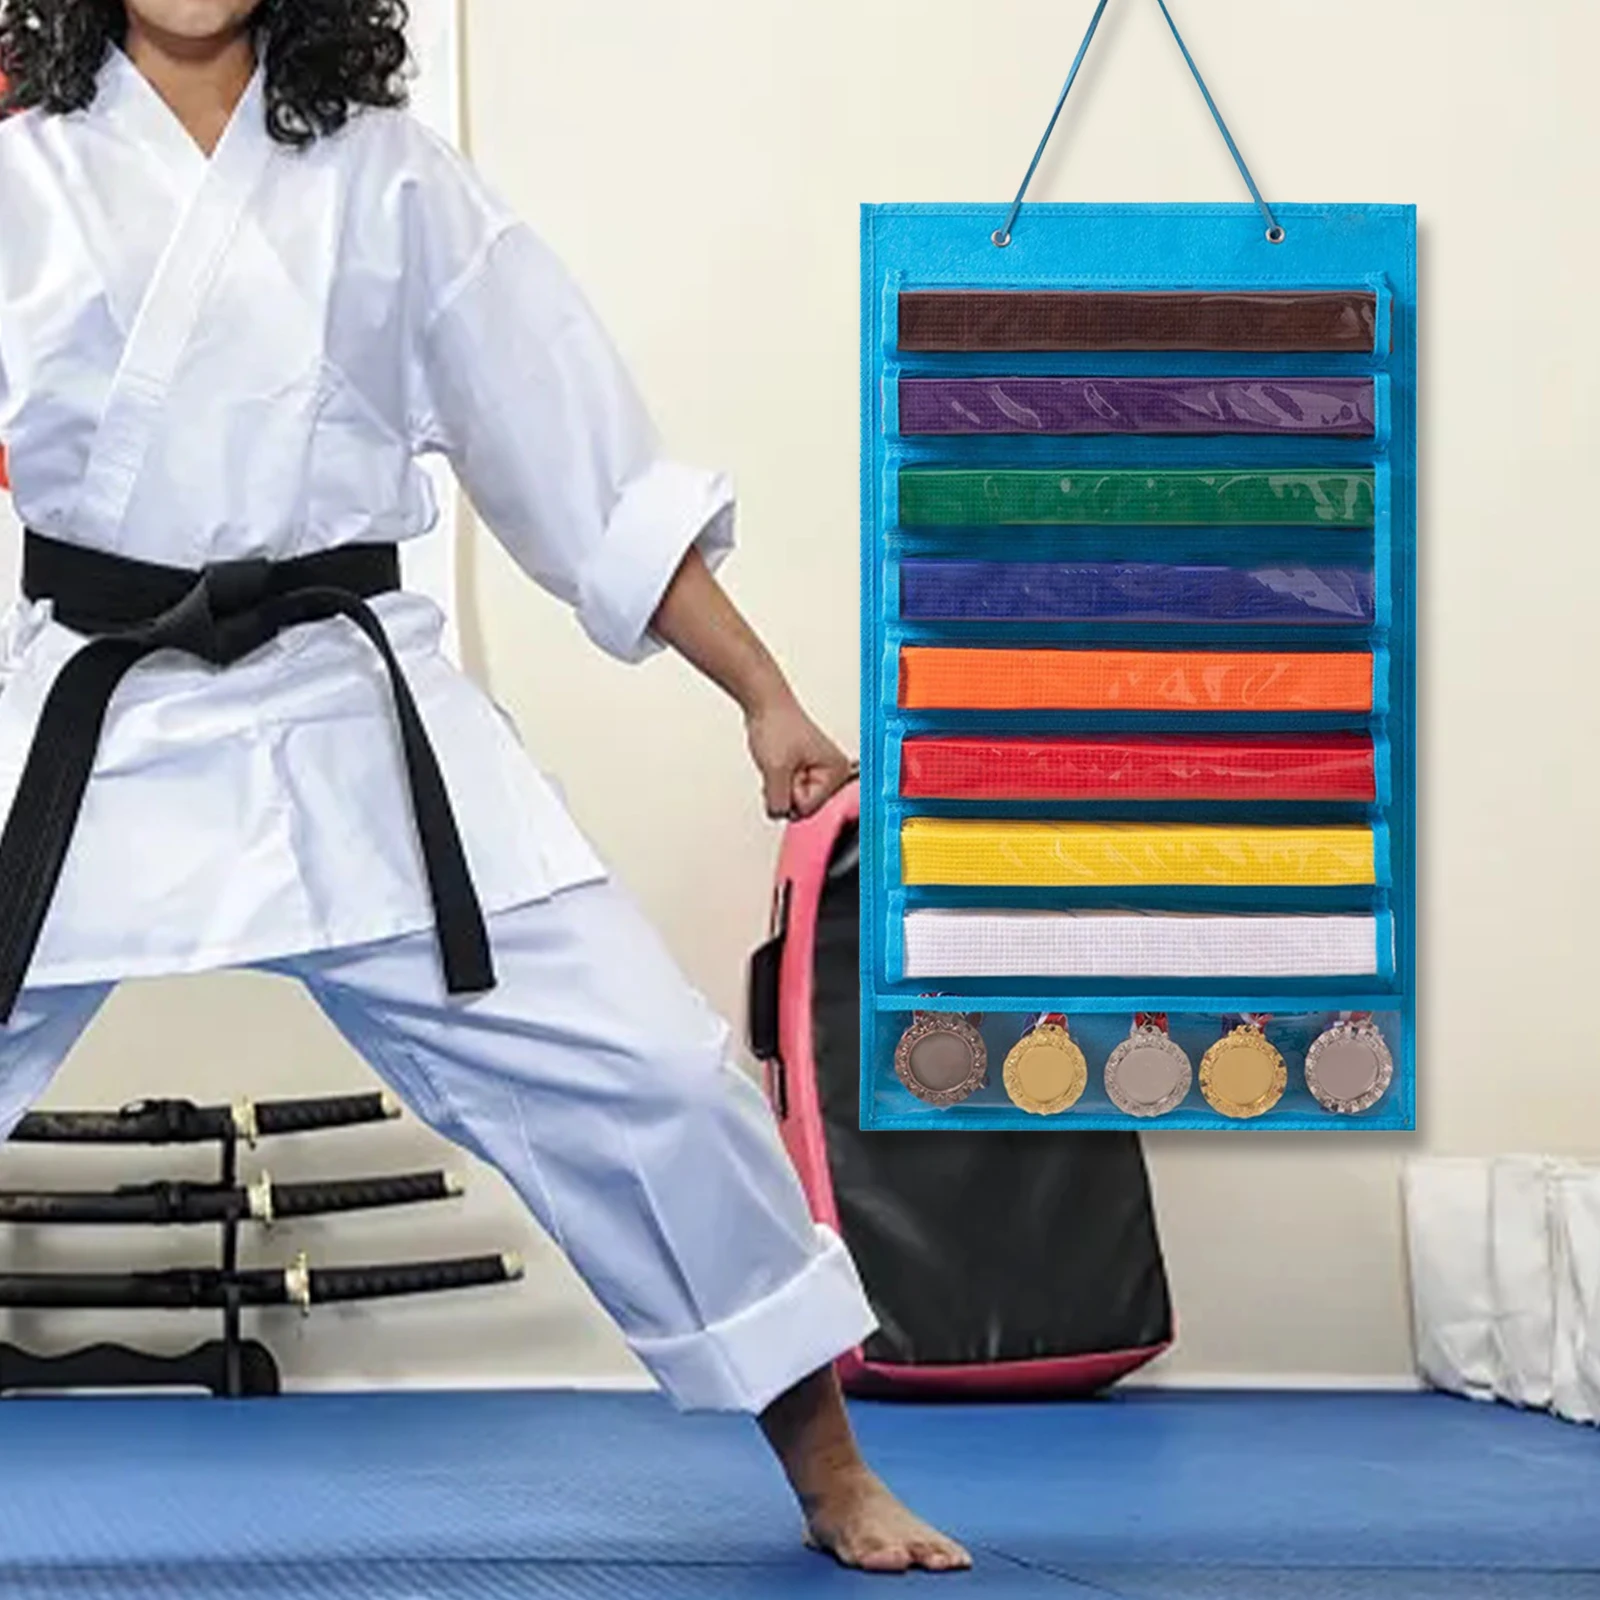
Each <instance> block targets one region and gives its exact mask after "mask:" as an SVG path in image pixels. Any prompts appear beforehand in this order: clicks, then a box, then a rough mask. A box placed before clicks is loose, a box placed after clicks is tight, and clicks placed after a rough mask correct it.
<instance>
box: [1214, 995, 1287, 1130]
mask: <svg viewBox="0 0 1600 1600" xmlns="http://www.w3.org/2000/svg"><path fill="white" fill-rule="evenodd" d="M1265 1030H1266V1021H1265V1019H1264V1018H1263V1019H1260V1020H1256V1019H1253V1018H1248V1017H1247V1018H1246V1019H1245V1021H1244V1023H1243V1025H1242V1026H1241V1027H1237V1028H1235V1029H1234V1030H1233V1032H1232V1033H1230V1034H1228V1035H1226V1036H1225V1037H1224V1038H1221V1039H1218V1040H1217V1042H1216V1043H1215V1044H1214V1045H1212V1047H1211V1048H1210V1049H1209V1050H1207V1051H1206V1053H1205V1058H1204V1059H1203V1060H1202V1061H1201V1063H1200V1092H1201V1094H1203V1095H1204V1096H1205V1097H1206V1101H1207V1103H1208V1104H1209V1105H1210V1107H1211V1109H1212V1110H1213V1111H1217V1112H1220V1113H1221V1114H1222V1115H1223V1116H1225V1117H1233V1118H1236V1119H1237V1120H1239V1121H1247V1120H1249V1119H1250V1118H1251V1117H1260V1116H1265V1115H1266V1113H1267V1112H1269V1111H1270V1110H1272V1108H1273V1107H1274V1106H1275V1105H1277V1103H1278V1102H1279V1101H1280V1100H1281V1099H1282V1098H1283V1092H1284V1090H1285V1089H1287V1088H1288V1087H1289V1069H1288V1067H1287V1066H1286V1065H1285V1064H1284V1060H1283V1057H1282V1056H1281V1055H1280V1054H1279V1053H1278V1051H1277V1049H1276V1048H1275V1047H1274V1046H1273V1045H1272V1043H1271V1042H1270V1041H1269V1040H1268V1038H1267V1035H1266V1031H1265Z"/></svg>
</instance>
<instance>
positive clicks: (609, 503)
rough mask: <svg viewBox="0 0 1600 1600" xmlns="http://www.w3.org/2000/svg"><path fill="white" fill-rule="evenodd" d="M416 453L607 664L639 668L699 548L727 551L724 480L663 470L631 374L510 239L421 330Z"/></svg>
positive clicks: (719, 554) (534, 244)
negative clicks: (570, 615)
mask: <svg viewBox="0 0 1600 1600" xmlns="http://www.w3.org/2000/svg"><path fill="white" fill-rule="evenodd" d="M421 343H422V349H421V352H420V356H419V364H420V367H421V371H420V373H419V374H418V377H419V380H420V381H419V383H418V393H419V394H420V395H421V396H423V397H425V398H424V403H423V405H422V407H421V408H420V409H421V411H422V415H421V416H419V417H418V418H417V420H416V426H417V428H418V429H419V432H420V434H421V437H419V438H418V440H417V444H418V447H419V448H432V449H438V450H442V451H443V452H444V453H445V455H447V456H448V457H449V459H450V461H451V463H452V464H453V465H454V467H455V469H456V473H457V475H458V477H459V478H460V480H461V483H462V486H463V488H464V489H465V490H466V492H467V494H468V496H469V497H470V498H471V500H472V502H473V504H474V506H475V507H476V509H477V511H478V513H479V515H480V516H481V517H482V518H483V520H484V521H485V522H486V523H487V524H488V526H489V528H490V529H491V531H492V532H493V533H494V534H495V536H496V537H497V538H498V539H499V540H500V542H501V543H502V544H503V545H504V546H505V547H506V549H507V550H508V551H509V552H510V553H511V555H512V556H513V557H514V558H515V560H516V561H517V563H518V565H520V566H521V567H522V568H523V570H524V571H526V572H527V573H528V574H529V575H530V576H531V577H533V578H534V579H535V580H536V581H537V582H538V583H539V584H540V585H541V586H543V587H544V588H545V589H547V590H549V591H550V592H551V593H552V594H555V595H556V596H558V597H559V598H560V599H562V600H564V601H565V602H566V603H567V604H569V605H571V606H572V607H573V608H574V609H575V610H576V612H577V614H578V618H579V620H580V621H581V622H582V624H583V627H584V629H585V631H586V632H587V633H588V634H589V636H590V638H592V639H593V640H594V641H595V642H596V643H597V644H598V645H600V646H601V648H602V649H604V650H607V651H609V652H610V653H611V654H612V655H615V656H618V657H620V658H622V659H623V660H628V661H636V660H641V659H643V658H644V657H645V656H646V655H648V654H650V653H651V651H652V650H653V649H655V648H658V641H656V640H655V639H654V637H653V636H652V635H651V634H650V631H649V629H650V622H651V619H652V618H653V617H654V616H655V613H656V610H657V608H658V607H659V605H660V603H661V600H662V597H663V596H664V595H665V593H666V590H667V587H668V585H669V584H670V583H671V581H672V578H673V576H674V574H675V573H676V572H677V570H678V567H679V566H680V564H681V563H682V561H683V558H684V556H685V555H686V554H687V553H688V552H689V550H690V549H691V548H692V547H694V546H696V545H698V546H699V548H700V550H701V552H702V554H703V555H704V556H705V558H706V560H707V561H708V562H709V563H711V564H712V565H713V566H715V565H716V564H717V563H719V562H720V561H721V559H722V558H723V557H724V556H725V555H726V554H727V553H728V551H729V550H730V549H731V548H732V544H733V522H734V503H733V491H732V487H731V485H730V484H729V482H728V480H727V479H726V478H725V477H723V476H722V475H720V474H717V473H712V472H705V471H700V470H697V469H694V468H690V467H685V466H679V465H676V464H675V463H673V462H670V461H667V460H665V459H664V458H663V457H662V454H661V450H660V446H659V443H658V440H657V438H656V434H655V430H654V428H653V426H652V424H651V421H650V418H649V416H648V414H647V412H646V410H645V407H644V405H643V403H642V402H641V400H640V398H639V396H638V394H637V392H636V391H635V389H634V386H633V383H632V381H631V379H630V378H629V375H628V373H627V370H626V369H625V367H624V366H623V363H622V361H621V359H620V358H619V356H618V354H617V352H616V350H615V349H614V348H613V346H612V344H611V342H610V340H609V339H608V338H607V336H606V334H605V331H604V329H603V328H602V327H601V326H600V324H599V322H598V320H597V318H596V317H595V315H594V313H593V311H592V310H591V309H590V307H589V305H588V304H587V302H586V301H585V299H584V297H583V295H582V294H581V292H580V291H579V290H578V288H577V286H576V285H575V284H574V283H573V282H572V280H571V278H570V277H569V276H568V274H567V273H566V271H565V270H564V269H563V268H562V266H561V264H560V263H559V262H558V261H557V260H556V258H555V256H554V255H553V254H552V253H551V252H550V251H549V250H548V249H547V248H546V247H545V246H544V245H543V244H542V243H541V242H540V241H539V240H538V239H537V238H536V237H535V236H534V234H533V233H532V232H531V231H530V230H529V229H528V228H526V227H524V226H523V225H522V224H520V223H516V222H511V223H508V224H507V225H505V226H504V227H503V228H502V229H501V230H500V231H498V233H497V234H495V236H494V237H493V238H492V239H491V240H490V241H489V242H488V244H487V245H486V247H485V248H484V250H483V252H482V255H481V258H480V259H479V260H478V262H477V263H476V264H475V265H474V266H473V267H472V268H471V269H470V270H469V271H468V272H466V273H465V275H464V276H463V278H462V279H461V280H460V281H459V282H458V283H457V284H456V285H454V286H452V287H451V288H450V289H449V291H448V292H447V293H446V294H445V295H444V296H443V298H442V299H441V302H440V304H439V305H438V306H437V307H436V308H435V309H434V310H433V312H432V314H431V316H430V317H429V318H428V320H427V323H426V325H425V327H424V328H423V330H422V337H421Z"/></svg>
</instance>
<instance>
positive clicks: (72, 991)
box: [0, 882, 874, 1412]
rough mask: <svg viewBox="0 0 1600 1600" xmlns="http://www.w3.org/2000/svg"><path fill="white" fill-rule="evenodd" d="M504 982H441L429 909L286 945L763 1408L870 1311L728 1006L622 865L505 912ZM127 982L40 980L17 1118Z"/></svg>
mask: <svg viewBox="0 0 1600 1600" xmlns="http://www.w3.org/2000/svg"><path fill="white" fill-rule="evenodd" d="M491 933H492V937H493V942H494V954H495V962H496V967H497V970H498V973H499V980H500V981H499V986H498V987H497V988H496V989H495V990H494V991H493V992H491V993H489V994H487V995H484V996H481V997H476V998H473V999H470V1000H466V1001H460V1000H451V999H449V998H448V997H447V996H446V995H445V992H444V988H443V983H442V980H441V978H440V974H439V966H438V956H437V951H436V948H435V945H434V940H433V935H432V933H431V932H427V933H423V934H419V935H414V936H411V937H407V938H402V939H399V940H394V941H390V942H386V943H383V944H378V945H372V946H366V947H363V948H360V949H351V950H336V951H331V952H322V953H319V954H315V955H308V956H301V957H296V958H293V959H291V960H285V961H278V962H273V963H271V964H269V965H268V966H267V967H266V968H265V969H264V970H268V971H272V972H275V973H279V974H283V975H287V976H291V977H295V978H298V979H299V980H300V981H301V982H303V983H304V984H305V986H306V988H307V989H308V990H309V991H310V993H311V995H312V996H313V997H314V998H315V1000H316V1001H317V1003H318V1004H319V1005H320V1006H321V1007H322V1009H323V1011H324V1012H325V1013H326V1015H327V1016H328V1017H329V1018H330V1019H331V1021H332V1022H333V1023H334V1025H335V1026H336V1027H337V1028H338V1029H339V1031H340V1032H341V1033H342V1034H343V1035H344V1036H345V1038H346V1039H348V1040H349V1042H350V1043H351V1044H352V1045H353V1046H354V1047H355V1049H356V1050H357V1051H358V1052H359V1053H360V1054H361V1055H362V1056H363V1057H364V1058H365V1059H366V1060H367V1061H368V1063H370V1065H371V1066H372V1067H373V1068H374V1069H375V1070H376V1071H377V1073H378V1074H379V1075H380V1076H381V1077H382V1078H383V1079H385V1081H386V1082H387V1083H388V1084H389V1085H390V1086H391V1087H392V1088H393V1089H394V1091H395V1092H396V1093H397V1094H398V1095H399V1096H400V1097H401V1098H402V1099H403V1100H404V1101H405V1102H406V1103H407V1104H408V1105H410V1106H411V1108H412V1109H413V1110H414V1111H415V1112H416V1113H417V1115H418V1116H420V1117H422V1118H423V1119H424V1120H425V1121H426V1122H428V1123H429V1124H430V1125H431V1126H432V1127H433V1128H435V1129H436V1130H437V1131H438V1132H440V1133H441V1134H443V1135H445V1137H447V1138H449V1139H450V1140H452V1141H454V1142H455V1143H457V1144H459V1145H461V1146H463V1147H464V1148H466V1149H467V1150H470V1151H472V1152H473V1153H474V1154H476V1155H478V1156H481V1157H482V1158H483V1159H484V1160H486V1161H488V1162H489V1163H490V1164H491V1165H493V1166H495V1167H497V1168H498V1169H499V1170H500V1171H501V1172H502V1173H504V1174H505V1176H506V1177H507V1178H508V1179H509V1180H510V1182H511V1183H512V1185H513V1186H514V1187H515V1189H516V1190H517V1192H518V1194H520V1195H521V1197H522V1199H523V1200H524V1201H525V1202H526V1203H527V1205H528V1207H529V1209H530V1210H531V1211H532V1212H533V1213H534V1215H535V1216H536V1217H537V1218H538V1220H539V1222H540V1224H541V1225H542V1226H543V1227H544V1228H545V1229H546V1231H547V1232H548V1233H549V1234H550V1236H551V1237H552V1238H553V1239H554V1241H555V1242H556V1244H557V1245H558V1246H560V1248H561V1249H562V1250H563V1251H564V1252H565V1254H566V1255H567V1256H568V1257H569V1259H570V1260H571V1261H572V1263H573V1264H574V1266H575V1267H576V1268H577V1270H578V1271H579V1273H580V1274H581V1275H582V1277H583V1278H584V1280H585V1281H586V1282H587V1283H588V1285H589V1287H590V1288H591V1289H592V1290H593V1291H594V1293H595V1294H596V1295H597V1296H598V1298H599V1299H600V1301H601V1303H602V1304H603V1305H604V1306H605V1308H606V1310H607V1311H608V1312H610V1314H611V1316H612V1317H613V1318H615V1320H616V1321H617V1323H618V1324H619V1326H620V1327H621V1329H622V1331H623V1333H624V1335H625V1336H626V1338H627V1340H628V1343H629V1345H630V1346H631V1347H632V1349H633V1350H634V1352H635V1353H636V1354H637V1355H638V1357H639V1359H640V1360H641V1361H642V1362H643V1363H644V1365H645V1366H646V1367H647V1368H648V1369H649V1370H650V1372H651V1373H652V1374H653V1375H654V1376H655V1378H656V1379H657V1381H658V1382H659V1383H660V1385H661V1387H662V1388H663V1389H664V1390H665V1391H666V1393H667V1394H668V1395H669V1396H670V1397H671V1399H672V1400H673V1401H674V1402H675V1403H676V1404H677V1405H678V1406H680V1407H682V1408H684V1409H694V1410H719V1411H745V1412H757V1411H760V1410H762V1409H763V1408H765V1407H766V1406H767V1405H768V1404H769V1403H770V1402H771V1401H772V1400H774V1399H775V1398H776V1397H777V1396H778V1395H780V1394H781V1393H782V1392H783V1391H784V1390H786V1389H788V1388H789V1387H790V1386H792V1385H793V1384H794V1383H796V1382H798V1381H799V1380H800V1379H801V1378H804V1377H806V1376H807V1375H808V1374H810V1373H812V1372H815V1371H816V1370H818V1369H819V1368H821V1367H824V1366H826V1365H828V1364H829V1363H830V1362H831V1361H832V1360H833V1359H834V1358H835V1357H837V1356H838V1355H840V1354H841V1353H842V1352H843V1351H845V1350H847V1349H849V1348H851V1347H852V1346H854V1345H856V1344H859V1343H860V1342H861V1340H862V1339H863V1338H864V1337H865V1336H866V1335H867V1334H868V1333H869V1332H870V1331H871V1330H872V1328H873V1326H874V1323H873V1318H872V1314H871V1312H870V1310H869V1309H868V1306H867V1303H866V1300H865V1297H864V1295H863V1293H862V1290H861V1285H860V1281H859V1279H858V1278H857V1275H856V1272H855V1268H854V1266H853V1264H852V1262H851V1260H850V1257H849V1254H848V1252H847V1251H846V1250H845V1248H844V1245H843V1244H842V1243H841V1241H840V1240H839V1239H838V1238H837V1237H836V1236H835V1235H834V1234H833V1233H831V1232H830V1231H829V1230H827V1229H825V1228H819V1227H818V1226H817V1225H815V1224H814V1223H813V1222H812V1220H811V1217H810V1214H809V1212H808V1210H807V1207H806V1202H805V1197H804V1194H803V1192H802V1191H801V1189H800V1186H799V1183H798V1181H797V1179H796V1178H795V1175H794V1173H793V1170H792V1169H791V1167H790V1166H789V1163H788V1161H787V1159H786V1157H785V1155H784V1151H783V1147H782V1145H781V1143H780V1141H779V1139H778V1136H777V1130H776V1127H775V1125H774V1123H773V1120H772V1117H771V1113H770V1112H769V1110H768V1108H767V1105H766V1102H765V1100H764V1098H763V1097H762V1095H761V1092H760V1090H759V1089H758V1088H757V1086H756V1085H755V1084H754V1083H753V1082H752V1081H751V1080H750V1078H749V1077H748V1076H747V1075H746V1074H745V1073H744V1072H743V1071H741V1070H740V1069H739V1067H738V1065H737V1064H736V1062H735V1061H734V1060H733V1058H732V1054H731V1050H730V1038H729V1030H728V1028H727V1025H726V1024H725V1023H724V1022H722V1021H721V1020H720V1019H719V1018H718V1017H717V1016H716V1014H715V1013H714V1012H713V1011H712V1010H711V1009H710V1007H709V1006H708V1005H707V1004H706V1003H705V1001H704V1000H703V999H701V997H700V996H699V995H697V994H696V993H695V992H694V991H693V990H692V989H691V988H690V986H689V984H688V983H687V982H686V981H685V979H684V978H683V976H682V975H681V973H680V972H679V970H678V968H677V967H676V965H675V963H674V962H673V961H672V959H671V957H670V956H669V955H668V953H667V951H666V950H665V948H664V947H663V945H662V943H661V941H660V939H659V938H658V937H657V935H656V934H655V932H654V930H653V929H652V928H651V927H650V926H649V924H648V923H647V922H646V920H645V919H644V917H643V915H642V914H641V913H640V912H639V910H638V909H637V908H636V907H635V906H634V904H633V902H632V901H631V900H630V899H629V898H628V896H627V895H626V894H625V893H624V892H623V891H622V890H621V889H619V888H618V887H617V886H616V885H615V884H613V883H610V882H604V883H598V884H592V885H586V886H584V887H582V888H577V889H569V890H566V891H564V892H562V893H560V894H557V895H555V896H554V897H552V898H551V899H549V900H546V901H542V902H539V903H537V904H534V905H529V906H525V907H522V908H520V909H518V910H515V911H511V912H508V913H504V914H502V915H499V916H496V917H494V918H493V919H491ZM109 993H110V986H109V985H107V986H93V987H81V988H61V989H54V988H41V989H33V990H29V991H26V992H25V993H24V994H23V996H22V998H21V1001H20V1003H19V1005H18V1007H17V1010H16V1013H15V1015H14V1017H13V1019H12V1022H11V1025H10V1026H9V1027H8V1028H6V1029H3V1030H0V1130H3V1131H4V1132H6V1133H9V1131H10V1129H11V1128H12V1127H14V1126H15V1125H16V1122H17V1121H18V1119H19V1118H20V1117H21V1116H22V1115H23V1113H24V1112H25V1110H26V1109H27V1107H28V1106H29V1105H31V1104H32V1103H33V1102H34V1101H35V1100H37V1099H38V1098H39V1097H40V1095H42V1094H43V1092H44V1090H45V1089H46V1087H47V1086H48V1085H49V1083H50V1080H51V1078H52V1077H53V1076H54V1074H55V1072H56V1069H57V1068H58V1067H59V1066H60V1064H61V1062H62V1061H63V1060H64V1059H65V1057H66V1055H67V1053H68V1052H69V1051H70V1050H71V1049H72V1047H73V1045H74V1043H75V1042H76V1041H77V1039H78V1037H79V1035H80V1034H81V1033H82V1032H83V1030H84V1029H85V1028H86V1027H87V1026H88V1024H89V1022H90V1021H91V1020H92V1019H93V1017H94V1015H95V1013H96V1011H97V1010H98V1009H99V1007H100V1005H101V1003H102V1002H103V1001H104V1000H105V998H106V996H107V995H108V994H109Z"/></svg>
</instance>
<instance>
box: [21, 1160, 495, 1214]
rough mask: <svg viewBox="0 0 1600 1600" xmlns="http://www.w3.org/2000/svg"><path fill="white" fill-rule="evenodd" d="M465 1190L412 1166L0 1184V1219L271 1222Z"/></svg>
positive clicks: (445, 1176) (449, 1176)
mask: <svg viewBox="0 0 1600 1600" xmlns="http://www.w3.org/2000/svg"><path fill="white" fill-rule="evenodd" d="M465 1192H466V1185H465V1184H464V1183H463V1182H462V1180H461V1179H460V1178H458V1177H456V1176H455V1175H454V1174H453V1173H444V1172H419V1173H407V1174H402V1175H399V1176H396V1177H392V1178H350V1179H338V1180H332V1181H327V1182H318V1183H274V1182H273V1181H272V1178H271V1176H270V1175H269V1174H267V1173H262V1174H261V1176H260V1177H259V1178H257V1179H256V1180H255V1182H254V1183H251V1184H249V1185H248V1186H246V1185H230V1184H216V1183H149V1184H128V1185H124V1186H123V1187H122V1188H119V1189H116V1190H113V1191H111V1192H110V1193H75V1192H69V1193H59V1192H52V1191H38V1192H34V1191H8V1190H0V1223H8V1222H9V1223H22V1224H27V1223H49V1224H57V1223H71V1224H82V1225H90V1226H93V1225H109V1226H113V1227H122V1226H138V1225H155V1226H158V1227H159V1226H184V1225H192V1224H201V1223H213V1224H214V1223H226V1222H260V1223H271V1222H275V1221H278V1220H280V1219H282V1220H287V1219H289V1218H294V1217H322V1216H332V1215H334V1214H336V1213H339V1212H348V1211H378V1210H382V1209H384V1208H386V1207H390V1206H410V1205H423V1204H426V1203H428V1202H431V1201H435V1200H452V1199H455V1198H456V1197H457V1196H459V1195H461V1194H464V1193H465Z"/></svg>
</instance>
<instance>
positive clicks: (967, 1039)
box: [894, 1011, 989, 1108]
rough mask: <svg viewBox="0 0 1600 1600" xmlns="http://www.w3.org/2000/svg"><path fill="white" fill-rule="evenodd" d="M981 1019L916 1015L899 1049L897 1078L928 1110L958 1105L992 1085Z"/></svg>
mask: <svg viewBox="0 0 1600 1600" xmlns="http://www.w3.org/2000/svg"><path fill="white" fill-rule="evenodd" d="M976 1022H977V1019H976V1018H969V1017H963V1016H958V1015H957V1014H956V1013H955V1012H953V1011H918V1012H917V1013H916V1014H915V1015H914V1016H913V1017H912V1019H911V1025H910V1026H909V1027H908V1028H907V1029H906V1031H905V1032H904V1033H903V1034H901V1035H900V1043H899V1044H897V1045H896V1046H895V1052H894V1072H895V1076H896V1077H897V1078H898V1079H899V1080H900V1081H901V1083H903V1084H904V1085H905V1086H906V1088H908V1089H909V1090H910V1091H911V1092H912V1094H914V1095H915V1096H916V1097H917V1098H918V1099H919V1100H924V1101H926V1102H927V1103H928V1104H929V1105H930V1106H939V1107H940V1108H944V1107H946V1106H953V1105H958V1104H959V1103H960V1102H961V1101H963V1100H965V1099H966V1098H967V1096H968V1095H971V1094H976V1093H977V1091H978V1090H979V1089H981V1088H982V1087H983V1086H984V1084H985V1083H986V1082H987V1081H988V1076H989V1052H988V1050H987V1049H985V1047H984V1043H983V1035H982V1034H981V1033H979V1032H978V1029H977V1026H976Z"/></svg>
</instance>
